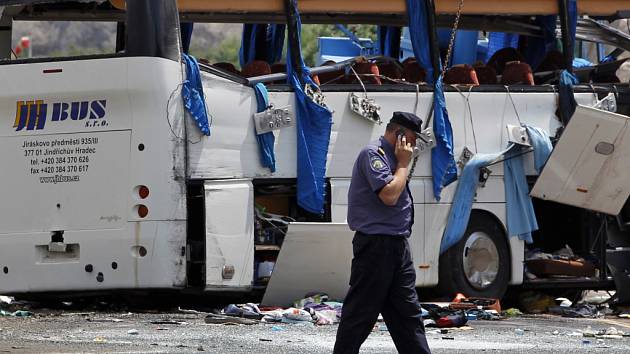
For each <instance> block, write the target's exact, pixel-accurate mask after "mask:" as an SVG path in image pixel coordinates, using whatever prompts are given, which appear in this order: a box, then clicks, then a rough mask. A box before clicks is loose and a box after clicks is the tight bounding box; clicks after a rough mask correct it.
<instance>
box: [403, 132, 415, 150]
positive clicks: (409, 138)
mask: <svg viewBox="0 0 630 354" xmlns="http://www.w3.org/2000/svg"><path fill="white" fill-rule="evenodd" d="M417 138H418V137H417V136H416V133H414V132H413V131H412V130H409V129H405V139H406V140H407V143H408V144H411V147H414V146H416V139H417Z"/></svg>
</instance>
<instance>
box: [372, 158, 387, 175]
mask: <svg viewBox="0 0 630 354" xmlns="http://www.w3.org/2000/svg"><path fill="white" fill-rule="evenodd" d="M370 165H371V166H372V168H373V169H375V170H377V171H380V170H383V169H385V167H386V166H385V162H383V160H382V159H381V158H380V157H378V156H373V157H372V158H371V159H370Z"/></svg>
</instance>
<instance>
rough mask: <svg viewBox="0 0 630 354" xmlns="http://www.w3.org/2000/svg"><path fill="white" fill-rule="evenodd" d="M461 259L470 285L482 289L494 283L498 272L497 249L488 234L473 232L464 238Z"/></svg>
mask: <svg viewBox="0 0 630 354" xmlns="http://www.w3.org/2000/svg"><path fill="white" fill-rule="evenodd" d="M462 259H463V265H464V274H465V275H466V280H468V282H469V283H470V285H471V286H472V287H474V288H476V289H479V290H483V289H486V288H487V287H489V286H490V285H492V283H494V281H495V280H496V278H497V274H498V273H499V251H498V250H497V246H496V245H495V244H494V241H492V239H491V238H490V236H488V234H486V233H484V232H481V231H477V232H473V233H472V234H471V235H470V236H469V237H468V239H467V240H466V245H465V246H464V254H463V258H462Z"/></svg>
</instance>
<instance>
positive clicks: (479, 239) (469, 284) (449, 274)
mask: <svg viewBox="0 0 630 354" xmlns="http://www.w3.org/2000/svg"><path fill="white" fill-rule="evenodd" d="M439 262H440V264H439V283H438V291H439V292H440V294H441V295H443V296H447V297H452V296H454V295H455V294H456V293H463V294H464V295H466V296H469V297H489V298H501V297H502V296H503V295H504V294H505V292H506V291H507V288H508V284H509V282H510V278H511V255H510V247H509V243H508V238H507V234H506V231H505V228H504V226H503V223H501V221H500V220H499V219H498V218H497V217H496V216H495V215H493V214H492V213H490V212H488V211H485V210H479V209H474V210H472V211H471V213H470V219H469V221H468V226H467V227H466V231H465V232H464V236H463V237H462V239H461V240H460V241H459V242H458V243H457V244H455V245H454V246H453V247H451V248H450V249H448V250H447V251H446V252H444V254H442V255H441V256H440V261H439Z"/></svg>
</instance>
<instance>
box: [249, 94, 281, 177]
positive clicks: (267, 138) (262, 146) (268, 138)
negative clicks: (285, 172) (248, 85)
mask: <svg viewBox="0 0 630 354" xmlns="http://www.w3.org/2000/svg"><path fill="white" fill-rule="evenodd" d="M254 93H255V94H256V103H257V105H258V107H257V109H256V112H262V111H264V110H265V109H267V107H269V95H268V93H267V88H266V87H265V85H264V84H263V83H261V82H259V83H257V84H256V85H254ZM254 130H255V129H254ZM256 140H257V141H258V149H259V150H260V163H261V165H263V166H264V167H267V168H269V170H270V171H271V172H276V154H275V152H274V150H273V149H274V144H275V142H276V137H275V136H274V135H273V132H267V133H264V134H260V135H258V134H256Z"/></svg>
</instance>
